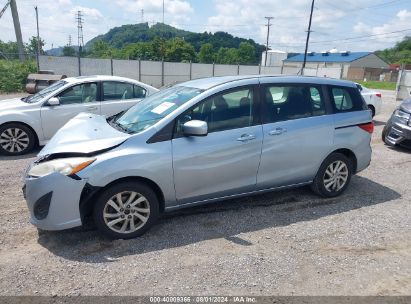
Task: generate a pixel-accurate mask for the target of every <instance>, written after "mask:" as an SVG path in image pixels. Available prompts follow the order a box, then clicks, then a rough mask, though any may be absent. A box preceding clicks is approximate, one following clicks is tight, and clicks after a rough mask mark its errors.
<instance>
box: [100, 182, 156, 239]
mask: <svg viewBox="0 0 411 304" xmlns="http://www.w3.org/2000/svg"><path fill="white" fill-rule="evenodd" d="M158 214H159V203H158V199H157V196H156V194H155V193H154V191H153V190H152V189H151V188H150V187H148V186H147V185H145V184H143V183H139V182H123V183H119V184H115V185H113V186H110V187H109V188H107V189H106V190H105V191H104V192H103V193H102V194H101V195H100V196H99V198H98V199H97V202H96V204H95V206H94V211H93V217H94V222H95V224H96V226H97V229H98V230H100V232H102V233H103V234H104V235H105V236H107V237H109V238H111V239H131V238H135V237H137V236H141V235H142V234H144V233H145V232H146V231H147V230H148V229H150V227H151V226H153V225H154V224H155V222H156V221H157V218H158Z"/></svg>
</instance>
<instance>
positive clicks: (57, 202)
mask: <svg viewBox="0 0 411 304" xmlns="http://www.w3.org/2000/svg"><path fill="white" fill-rule="evenodd" d="M86 182H87V181H86V180H82V179H80V180H75V179H72V178H70V177H67V176H65V175H62V174H60V173H53V174H50V175H47V176H44V177H39V178H31V177H27V178H25V181H24V183H25V184H24V186H23V194H24V197H25V199H26V202H27V206H28V208H29V210H30V215H31V220H30V221H31V223H32V224H33V225H34V226H36V227H38V228H40V229H43V230H63V229H68V228H73V227H77V226H81V225H82V222H81V217H80V209H79V202H80V196H81V193H82V190H83V188H84V186H85V184H86Z"/></svg>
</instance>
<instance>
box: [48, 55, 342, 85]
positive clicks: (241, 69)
mask: <svg viewBox="0 0 411 304" xmlns="http://www.w3.org/2000/svg"><path fill="white" fill-rule="evenodd" d="M80 63H81V75H111V74H112V75H116V76H123V77H129V78H132V79H136V80H139V81H142V82H144V83H147V84H149V85H152V86H154V87H157V88H161V87H162V86H166V85H171V84H175V83H178V82H184V81H187V80H190V79H197V78H204V77H212V76H227V75H253V74H285V75H297V74H298V73H299V71H300V68H299V67H296V66H267V67H264V66H258V65H257V66H250V65H227V64H203V63H191V64H190V63H181V62H161V61H146V60H141V61H138V60H117V59H113V60H111V59H94V58H81V60H80ZM40 69H41V70H52V71H54V73H55V74H65V75H67V76H68V77H71V76H78V75H79V71H78V59H77V58H76V57H53V56H40ZM337 70H338V71H337ZM306 72H307V73H308V74H306V75H312V76H317V75H318V76H324V75H327V76H328V77H334V78H339V77H340V76H339V75H340V68H334V67H332V68H321V67H320V68H318V67H307V69H306Z"/></svg>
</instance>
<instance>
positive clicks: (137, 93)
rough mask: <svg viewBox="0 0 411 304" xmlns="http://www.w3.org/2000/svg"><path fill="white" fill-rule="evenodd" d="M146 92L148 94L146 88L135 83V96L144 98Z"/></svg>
mask: <svg viewBox="0 0 411 304" xmlns="http://www.w3.org/2000/svg"><path fill="white" fill-rule="evenodd" d="M146 94H147V90H146V89H144V88H142V87H139V86H136V85H134V98H144V97H146Z"/></svg>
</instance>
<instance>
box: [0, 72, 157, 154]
mask: <svg viewBox="0 0 411 304" xmlns="http://www.w3.org/2000/svg"><path fill="white" fill-rule="evenodd" d="M157 91H158V90H157V89H156V88H153V87H151V86H149V85H146V84H144V83H141V82H138V81H135V80H132V79H128V78H123V77H115V76H80V77H72V78H65V79H63V80H60V81H58V82H56V83H54V84H52V85H51V86H49V87H47V88H45V89H43V90H42V91H40V92H38V93H37V94H34V95H31V96H28V97H24V98H15V99H10V100H3V101H0V154H6V155H21V154H25V153H28V152H30V151H31V150H32V148H33V147H34V146H35V145H40V146H42V145H44V144H46V143H47V142H48V140H49V139H50V138H51V137H52V136H53V135H54V133H56V131H57V130H58V129H59V128H61V127H62V126H63V125H64V124H65V123H66V122H67V121H69V120H70V119H71V118H73V117H74V116H76V115H77V114H79V113H81V112H89V113H93V114H101V115H105V116H112V115H114V114H117V113H119V112H121V111H124V110H127V109H128V108H130V107H131V106H133V105H135V104H136V103H137V102H139V101H140V100H141V99H143V98H145V97H147V96H150V95H151V94H153V93H155V92H157Z"/></svg>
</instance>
